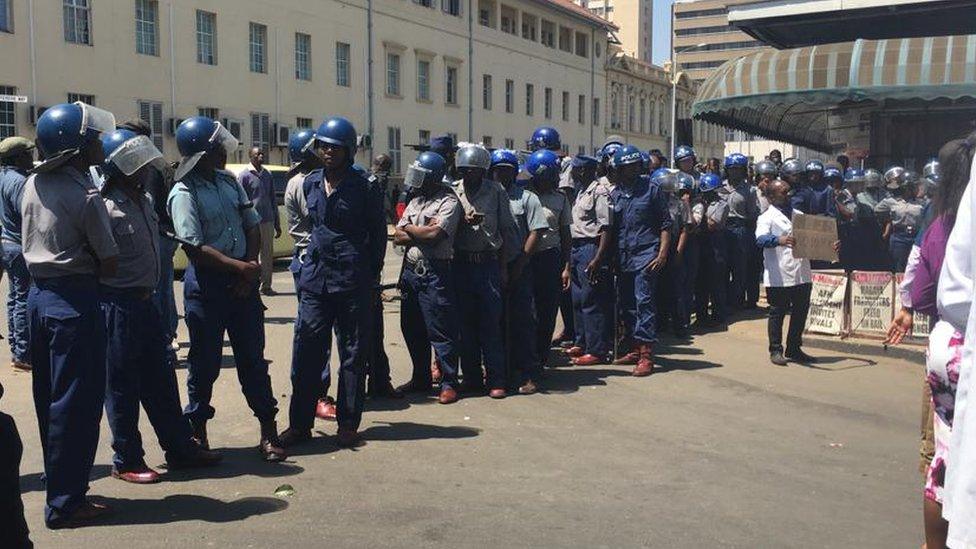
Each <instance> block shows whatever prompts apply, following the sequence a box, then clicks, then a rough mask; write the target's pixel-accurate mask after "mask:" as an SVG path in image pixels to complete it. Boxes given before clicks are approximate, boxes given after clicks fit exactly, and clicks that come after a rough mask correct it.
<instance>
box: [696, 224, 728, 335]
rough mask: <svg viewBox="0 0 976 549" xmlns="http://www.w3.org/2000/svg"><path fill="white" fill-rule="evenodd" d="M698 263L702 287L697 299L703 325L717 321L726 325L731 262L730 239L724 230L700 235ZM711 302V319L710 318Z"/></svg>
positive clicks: (699, 289) (698, 314) (699, 281)
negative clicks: (728, 245) (729, 257)
mask: <svg viewBox="0 0 976 549" xmlns="http://www.w3.org/2000/svg"><path fill="white" fill-rule="evenodd" d="M699 244H700V246H701V247H700V249H699V252H700V254H699V257H700V258H701V262H700V263H699V264H698V286H697V293H696V296H695V307H696V315H697V320H698V321H699V322H703V321H706V320H707V319H709V318H710V319H711V320H712V321H715V322H725V317H726V313H727V310H728V309H727V308H726V306H727V303H726V291H727V290H728V284H729V269H728V262H727V254H728V247H727V239H726V237H725V233H724V232H723V231H715V232H709V233H704V234H702V235H700V240H699ZM709 303H710V304H711V316H710V317H709Z"/></svg>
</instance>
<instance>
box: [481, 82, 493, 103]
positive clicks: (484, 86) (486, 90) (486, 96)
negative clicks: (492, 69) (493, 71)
mask: <svg viewBox="0 0 976 549" xmlns="http://www.w3.org/2000/svg"><path fill="white" fill-rule="evenodd" d="M481 107H482V108H483V109H485V110H486V111H490V110H491V75H490V74H483V75H481Z"/></svg>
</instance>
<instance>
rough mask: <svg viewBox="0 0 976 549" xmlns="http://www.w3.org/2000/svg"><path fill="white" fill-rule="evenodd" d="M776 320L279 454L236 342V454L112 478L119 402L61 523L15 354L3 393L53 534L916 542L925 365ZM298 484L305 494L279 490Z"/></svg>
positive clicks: (230, 435)
mask: <svg viewBox="0 0 976 549" xmlns="http://www.w3.org/2000/svg"><path fill="white" fill-rule="evenodd" d="M396 259H398V258H397V256H393V257H391V259H390V263H391V265H389V266H388V272H387V276H386V279H387V280H388V281H389V280H392V279H393V278H394V277H395V267H396V265H395V264H394V263H395V262H396ZM275 282H276V285H277V289H278V290H279V291H281V292H283V293H282V294H281V295H279V296H276V297H273V298H270V299H266V304H267V307H268V311H267V340H268V348H267V357H268V358H269V359H270V360H271V361H272V364H271V373H272V379H273V384H274V388H275V393H276V394H277V396H278V399H279V407H280V408H281V409H282V410H286V409H287V402H288V397H289V394H290V392H291V388H290V383H289V376H288V372H289V364H290V355H291V340H292V329H293V324H292V319H293V316H294V313H295V308H296V304H295V298H294V294H293V293H292V285H291V278H290V275H289V274H288V273H287V272H284V271H280V272H278V273H276V276H275ZM0 291H2V292H3V295H6V285H5V284H3V287H2V289H0ZM178 291H181V290H178ZM180 301H181V300H180ZM385 318H386V334H387V338H386V345H387V351H388V353H389V355H390V358H391V361H392V363H393V377H394V382H395V383H400V382H403V381H405V380H406V379H407V377H408V376H409V371H410V367H409V361H408V358H407V353H406V349H405V347H404V345H403V341H402V339H401V337H400V332H399V315H398V304H397V303H396V302H393V303H389V304H387V310H386V316H385ZM182 330H183V327H182V326H181V331H182ZM764 330H765V324H764V322H763V321H762V320H761V319H758V317H757V319H756V320H750V321H743V322H739V323H736V324H734V325H733V326H732V327H731V328H730V330H729V331H728V332H725V333H713V334H708V335H705V336H699V337H696V338H695V341H694V343H693V344H692V345H680V346H671V345H664V346H662V348H661V350H660V354H661V358H660V360H659V365H660V369H659V371H658V372H657V373H655V374H654V375H653V376H652V377H650V378H646V379H635V378H632V377H630V376H629V375H628V371H629V370H628V368H626V367H612V366H598V367H592V368H575V367H559V368H556V369H554V370H551V371H550V373H549V376H548V378H547V379H546V380H545V387H546V388H547V392H546V394H540V395H536V396H531V397H510V398H508V399H506V400H504V401H493V400H490V399H488V398H477V399H467V400H462V401H461V402H459V403H458V404H456V405H452V406H441V405H438V404H437V403H436V401H435V400H434V398H433V397H430V398H415V399H410V400H405V401H375V402H371V403H369V405H368V410H367V413H366V415H365V418H364V424H363V430H364V436H365V438H366V440H367V444H366V445H365V446H363V447H361V448H359V449H356V450H339V449H338V448H337V447H336V446H335V444H334V435H335V424H333V423H326V422H321V421H319V422H317V424H316V439H315V440H314V442H313V443H311V444H310V445H308V446H307V447H302V448H301V449H300V450H299V451H298V452H297V454H298V455H295V456H293V458H292V459H290V460H289V462H288V463H286V464H279V465H266V464H264V463H262V462H261V461H260V459H259V456H258V453H257V450H255V449H254V446H255V445H256V443H257V439H258V432H257V424H256V421H255V420H254V419H253V417H251V414H250V411H249V410H248V409H247V407H246V405H245V403H244V399H243V397H242V396H241V393H240V390H239V385H238V382H237V379H236V376H235V374H234V370H233V366H232V359H231V358H230V350H229V348H227V349H226V351H227V356H226V357H225V359H226V360H225V369H224V371H223V375H222V376H221V377H220V379H219V381H218V384H217V387H216V389H215V393H216V398H215V403H214V404H215V406H216V408H217V417H216V418H215V419H214V421H213V422H211V427H210V433H211V442H212V444H213V445H214V446H215V447H217V448H220V449H222V450H223V452H224V456H225V463H224V464H223V465H222V466H221V467H219V468H214V469H210V470H202V471H194V472H189V473H184V472H180V473H174V474H173V475H171V476H170V475H167V476H165V477H164V478H165V479H166V481H165V482H162V483H160V484H157V485H152V486H133V485H128V484H125V483H122V482H120V481H118V480H114V479H112V478H111V477H110V476H109V471H110V467H111V454H110V448H109V442H110V433H109V430H108V426H107V425H106V424H104V422H103V428H102V439H101V444H100V451H99V453H98V457H97V460H96V465H95V469H94V475H93V482H92V487H91V494H93V495H97V496H99V497H100V498H101V499H102V500H104V501H105V502H107V503H109V504H111V505H112V506H113V507H114V509H115V511H116V513H115V514H114V516H113V517H112V518H111V520H110V521H109V524H107V525H103V526H96V527H90V528H85V529H81V530H75V531H59V532H51V531H48V530H46V529H45V528H44V527H43V522H42V520H41V519H42V508H43V486H42V484H41V481H40V473H41V471H42V465H41V455H40V451H39V444H38V439H37V428H36V422H35V419H34V412H33V408H32V400H31V396H30V377H29V375H23V374H20V375H15V374H13V373H12V372H11V371H10V369H9V368H7V367H6V366H5V367H4V368H2V369H0V381H2V383H3V384H4V386H5V387H6V396H4V398H3V401H2V408H3V410H4V411H6V412H8V413H11V414H12V415H14V417H15V418H16V419H17V421H18V425H19V428H20V431H21V435H22V437H23V439H24V443H25V446H26V450H25V457H24V463H23V464H22V470H21V471H22V475H23V477H22V478H23V489H24V490H25V491H26V494H25V496H24V497H25V503H26V506H27V513H28V522H29V524H30V526H31V529H32V531H33V532H32V538H33V539H34V541H35V542H36V543H37V544H38V546H39V547H55V546H63V547H67V546H73V547H89V548H95V547H97V548H98V549H108V548H112V547H127V548H129V547H170V548H173V547H271V546H274V545H279V546H284V547H312V546H315V547H325V546H335V547H387V546H396V547H420V546H435V547H459V546H461V547H478V546H488V545H492V546H496V547H614V548H616V547H640V546H645V547H842V546H844V547H878V548H893V547H918V545H919V544H920V543H921V524H922V521H921V512H920V503H921V480H920V477H919V475H918V473H917V470H916V469H917V463H918V443H917V438H918V437H917V432H918V416H919V401H920V394H919V393H920V387H921V366H920V365H917V364H911V363H908V362H905V361H900V360H893V359H888V358H876V357H857V356H847V355H844V354H841V353H837V352H828V351H817V350H811V352H812V353H813V354H817V355H819V356H822V357H824V361H823V363H822V364H820V365H818V366H817V367H801V366H790V367H788V368H779V367H775V366H772V365H770V364H769V362H768V359H767V358H768V357H767V354H766V351H765V332H764ZM4 333H6V330H5V329H4ZM181 333H182V335H181V339H182V341H184V347H183V349H182V350H181V351H180V356H181V358H183V357H185V355H186V344H185V341H186V334H185V331H182V332H181ZM0 360H2V361H3V364H4V365H6V364H7V362H8V360H9V355H8V349H7V347H6V342H3V351H2V352H0ZM874 360H877V362H875V361H874ZM185 376H186V371H185V370H184V369H181V370H180V371H179V377H180V380H181V386H183V385H185ZM183 389H184V390H185V387H183ZM184 402H185V393H184ZM279 419H280V421H282V422H285V421H286V413H284V412H282V413H280V414H279ZM143 423H144V426H143V436H144V439H145V440H146V447H147V451H148V456H147V458H148V462H149V463H150V464H151V465H158V464H160V463H162V461H163V460H162V456H161V453H160V451H159V449H158V446H157V444H156V441H155V437H154V436H153V435H152V433H151V430H150V428H149V426H148V423H147V422H145V420H143ZM281 427H282V428H283V427H284V425H281ZM283 484H290V485H291V486H293V487H294V489H295V494H294V495H293V496H290V497H276V496H275V491H276V488H277V487H279V486H280V485H283ZM69 544H70V545H69Z"/></svg>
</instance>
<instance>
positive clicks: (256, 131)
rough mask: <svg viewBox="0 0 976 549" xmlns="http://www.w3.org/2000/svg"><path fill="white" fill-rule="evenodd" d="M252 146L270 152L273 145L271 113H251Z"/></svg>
mask: <svg viewBox="0 0 976 549" xmlns="http://www.w3.org/2000/svg"><path fill="white" fill-rule="evenodd" d="M251 146H252V147H257V148H259V149H261V150H262V151H264V153H265V154H268V149H269V148H270V147H271V115H269V114H267V113H263V112H253V113H251Z"/></svg>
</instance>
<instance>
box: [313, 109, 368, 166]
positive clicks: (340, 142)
mask: <svg viewBox="0 0 976 549" xmlns="http://www.w3.org/2000/svg"><path fill="white" fill-rule="evenodd" d="M357 137H358V136H357V134H356V127H355V126H353V125H352V122H350V121H349V120H346V119H345V118H343V117H341V116H333V117H330V118H326V119H325V120H324V121H323V122H322V123H321V124H320V125H319V127H318V129H317V130H315V140H316V141H317V142H319V143H326V144H329V145H335V146H338V147H343V148H345V149H346V153H347V154H348V158H347V159H346V160H347V161H348V162H349V163H350V164H352V163H353V162H354V158H355V156H356V148H357V147H358V139H357Z"/></svg>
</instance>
